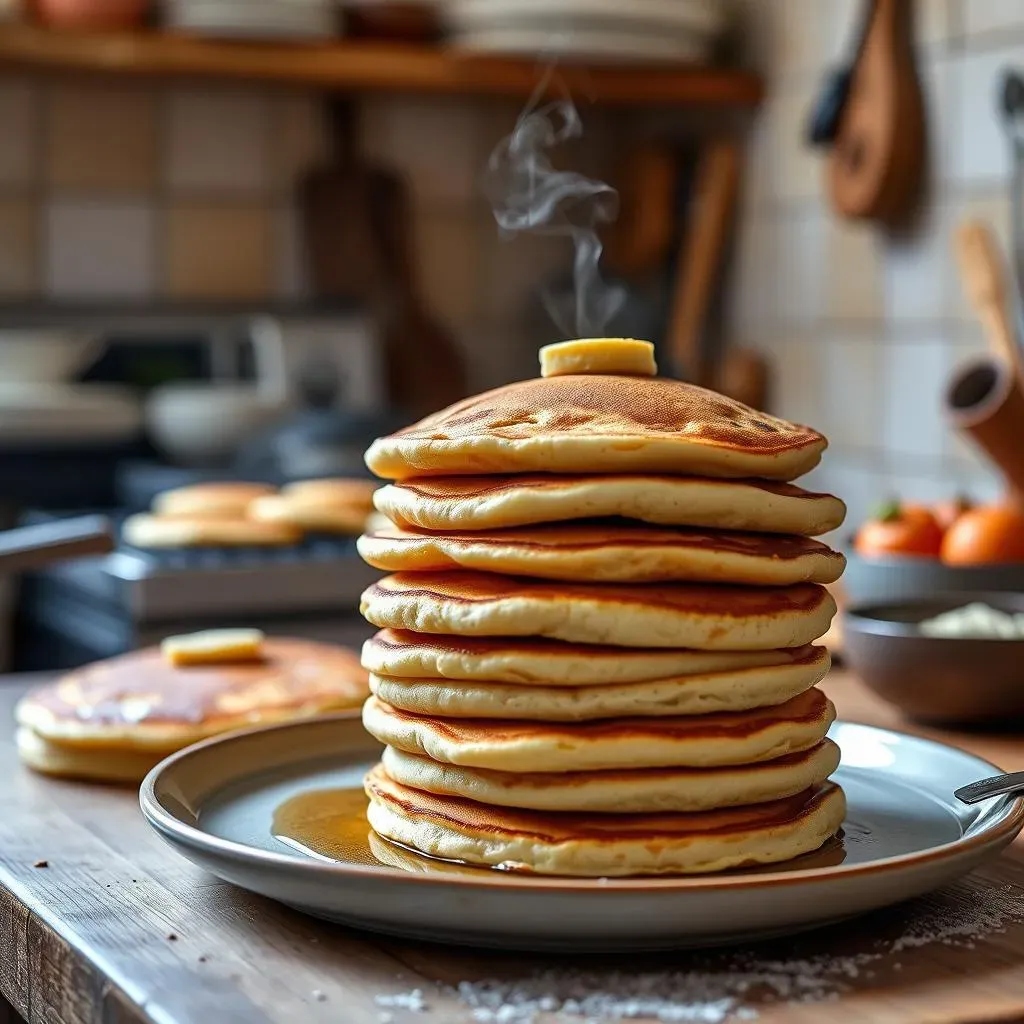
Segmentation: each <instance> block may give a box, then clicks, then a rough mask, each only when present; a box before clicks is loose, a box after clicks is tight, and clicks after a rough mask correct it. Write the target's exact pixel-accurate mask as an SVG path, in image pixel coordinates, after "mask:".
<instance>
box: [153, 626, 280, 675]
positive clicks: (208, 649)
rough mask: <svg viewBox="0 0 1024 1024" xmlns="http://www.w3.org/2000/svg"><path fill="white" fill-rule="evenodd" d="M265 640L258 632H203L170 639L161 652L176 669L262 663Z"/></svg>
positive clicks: (206, 630) (243, 630)
mask: <svg viewBox="0 0 1024 1024" xmlns="http://www.w3.org/2000/svg"><path fill="white" fill-rule="evenodd" d="M263 639H264V637H263V632H262V630H259V629H204V630H202V631H201V632H199V633H188V634H186V635H184V636H169V637H167V639H165V640H164V641H163V643H161V644H160V652H161V653H162V654H163V656H164V658H165V659H166V660H167V661H168V662H169V663H170V664H171V665H177V666H181V665H222V664H224V663H225V662H233V661H261V660H262V659H263Z"/></svg>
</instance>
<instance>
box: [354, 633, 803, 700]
mask: <svg viewBox="0 0 1024 1024" xmlns="http://www.w3.org/2000/svg"><path fill="white" fill-rule="evenodd" d="M809 650H810V648H808V647H788V648H781V649H779V650H773V651H693V650H673V649H671V648H664V649H660V650H659V649H657V648H649V649H641V648H634V649H630V648H623V647H601V646H598V645H595V644H567V643H560V642H559V641H557V640H541V639H522V640H518V639H512V638H507V637H453V636H430V635H428V634H426V633H413V632H411V631H409V630H404V629H382V630H381V631H380V632H379V633H375V634H374V635H373V636H372V637H371V638H370V639H369V640H367V641H366V642H365V643H364V644H363V656H362V662H363V668H365V669H367V670H369V671H370V672H374V673H376V674H377V675H382V676H397V677H399V678H403V679H405V678H409V679H416V680H425V679H435V680H436V679H453V680H482V681H485V682H487V683H488V685H493V684H494V683H514V684H516V685H523V686H530V685H534V686H602V685H610V684H618V685H621V684H625V683H640V682H647V681H651V680H662V679H669V678H673V677H675V676H686V675H699V674H702V673H707V672H726V671H730V670H735V669H741V668H754V667H756V666H768V665H789V664H792V663H793V662H795V661H799V660H801V659H803V658H804V657H806V656H807V654H808V651H809Z"/></svg>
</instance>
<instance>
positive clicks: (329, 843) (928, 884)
mask: <svg viewBox="0 0 1024 1024" xmlns="http://www.w3.org/2000/svg"><path fill="white" fill-rule="evenodd" d="M832 736H833V738H834V739H835V740H836V742H837V743H838V744H839V746H840V747H841V748H842V752H843V763H842V766H841V768H840V770H839V772H838V773H837V776H836V779H837V781H838V782H840V783H841V785H842V786H843V788H844V789H845V790H846V794H847V798H848V802H849V815H848V818H847V821H846V824H845V826H844V830H843V835H842V836H841V838H839V839H836V840H834V841H833V842H831V843H830V844H828V845H827V846H826V847H825V848H824V849H823V850H821V851H819V852H818V853H815V854H813V855H810V856H807V857H801V858H799V859H797V860H794V861H790V862H789V863H788V864H786V865H785V866H784V867H776V868H773V869H772V870H756V871H743V872H733V873H730V874H723V875H714V876H704V877H699V878H657V879H624V880H614V879H613V880H606V881H601V880H589V879H563V878H540V877H535V876H523V875H511V874H503V873H500V872H493V871H486V870H479V869H474V868H467V867H461V866H457V865H452V864H443V863H438V862H433V861H429V860H427V859H425V858H421V857H419V856H417V855H414V854H411V853H407V852H405V851H403V850H400V849H396V848H394V847H392V846H390V845H389V844H385V843H383V842H381V841H380V840H376V841H375V842H374V845H372V846H371V844H370V839H369V837H368V829H367V826H366V823H365V818H364V817H363V804H364V801H363V798H362V796H361V790H360V781H361V779H362V776H363V773H364V772H365V771H366V769H367V768H368V767H369V766H370V765H371V764H372V763H373V762H374V761H375V760H376V758H377V755H378V753H379V747H378V746H377V744H376V742H375V741H374V740H372V739H371V738H370V737H369V736H367V734H366V733H365V732H364V731H363V728H362V725H361V724H360V722H359V719H358V718H356V717H353V716H351V715H348V716H336V717H332V718H325V719H319V720H316V721H308V722H299V723H295V724H291V725H284V726H275V727H271V728H267V729H259V730H254V731H251V732H246V733H236V734H235V735H233V736H228V737H224V738H221V739H216V740H211V741H208V742H206V743H202V744H199V745H198V746H194V747H191V748H189V749H187V750H184V751H182V752H181V753H179V754H175V755H174V756H173V757H170V758H168V759H167V760H166V761H164V762H163V763H162V764H160V765H158V766H157V767H156V768H155V769H153V771H152V772H151V773H150V775H149V777H148V778H147V779H146V781H145V782H144V783H143V786H142V793H141V801H142V810H143V812H144V814H145V815H146V817H147V819H148V820H149V822H150V824H151V825H152V826H153V827H154V828H155V829H156V830H157V832H158V833H159V834H160V835H161V836H162V837H163V838H164V839H165V840H167V842H169V843H170V844H171V845H172V846H173V847H174V848H175V849H176V850H178V851H179V852H180V853H182V854H183V855H184V856H186V857H187V858H188V859H189V860H191V861H193V862H194V863H195V864H197V865H199V866H200V867H202V868H205V869H206V870H208V871H210V872H212V873H213V874H215V875H218V876H219V877H221V878H224V879H227V880H228V881H230V882H233V883H235V884H236V885H239V886H241V887H243V888H245V889H250V890H252V891H253V892H257V893H261V894H262V895H264V896H269V897H270V898H272V899H275V900H279V901H280V902H282V903H286V904H289V905H291V906H293V907H296V908H298V909H300V910H303V911H305V912H307V913H309V914H312V915H315V916H317V917H321V918H326V919H328V920H332V921H340V922H343V923H345V924H349V925H353V926H355V927H359V928H366V929H369V930H372V931H377V932H386V933H389V934H394V935H404V936H411V937H415V938H422V939H430V940H433V941H439V942H457V943H467V944H472V945H481V946H482V945H486V946H496V947H503V948H509V949H535V950H536V949H552V950H563V949H567V950H573V951H580V950H608V949H616V948H618V949H622V948H628V949H630V950H637V949H656V948H670V947H685V946H690V947H692V946H705V945H715V944H723V943H729V942H734V941H741V940H747V939H752V938H759V937H766V936H770V935H775V934H781V933H785V932H792V931H798V930H801V929H806V928H813V927H816V926H818V925H823V924H826V923H828V922H831V921H836V920H839V919H842V918H845V917H849V916H852V915H854V914H859V913H862V912H864V911H867V910H872V909H874V908H877V907H881V906H885V905H887V904H890V903H896V902H898V901H900V900H905V899H908V898H910V897H912V896H917V895H920V894H921V893H923V892H926V891H928V890H931V889H934V888H937V887H939V886H942V885H943V884H945V883H947V882H950V881H952V880H953V879H955V878H957V877H958V876H960V875H962V874H965V873H966V872H968V871H970V870H971V869H972V868H973V867H974V866H975V865H976V864H978V863H979V862H980V861H982V860H984V859H986V858H988V857H991V856H993V855H994V854H995V853H996V852H997V851H999V850H1000V849H1001V848H1002V847H1004V846H1005V845H1006V844H1007V843H1009V842H1010V841H1011V840H1012V839H1013V837H1014V836H1016V835H1017V833H1018V832H1019V831H1020V830H1021V827H1022V825H1024V801H1021V800H1016V799H1013V798H1009V797H1001V798H996V799H993V800H991V801H988V802H986V803H984V804H980V805H976V806H973V807H968V806H966V805H962V804H960V803H959V802H958V801H956V800H954V798H953V796H952V793H953V790H954V789H956V788H957V787H958V786H962V785H965V784H966V783H968V782H973V781H975V780H977V779H980V778H984V777H986V776H988V775H992V774H995V769H994V768H993V767H992V765H990V764H987V763H986V762H985V761H982V760H980V759H979V758H976V757H972V756H970V755H969V754H965V753H963V752H961V751H958V750H955V749H953V748H952V747H946V746H943V745H941V744H938V743H933V742H929V741H927V740H922V739H917V738H915V737H911V736H905V735H901V734H899V733H895V732H889V731H887V730H884V729H875V728H871V727H868V726H863V725H850V724H845V723H839V724H837V725H836V726H834V727H833V730H832Z"/></svg>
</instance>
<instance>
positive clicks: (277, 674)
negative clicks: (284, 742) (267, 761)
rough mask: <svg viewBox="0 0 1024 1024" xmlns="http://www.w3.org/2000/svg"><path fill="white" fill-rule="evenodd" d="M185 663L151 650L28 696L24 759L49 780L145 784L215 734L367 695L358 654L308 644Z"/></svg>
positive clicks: (22, 720)
mask: <svg viewBox="0 0 1024 1024" xmlns="http://www.w3.org/2000/svg"><path fill="white" fill-rule="evenodd" d="M225 632H231V631H225ZM245 632H246V633H248V632H250V631H245ZM225 642H226V643H227V641H225ZM183 646H187V645H183ZM244 649H245V650H247V651H248V650H250V648H248V647H246V648H244ZM181 657H182V655H181V653H178V654H177V655H175V654H174V649H173V645H171V649H170V650H169V651H162V650H161V648H158V647H153V648H148V649H146V650H141V651H135V652H133V653H131V654H124V655H120V656H119V657H116V658H110V659H108V660H105V661H98V662H95V663H93V664H91V665H86V666H85V667H84V668H80V669H76V670H75V671H73V672H69V673H67V674H66V675H64V676H63V677H62V678H61V679H58V680H57V681H56V682H54V683H51V684H49V685H47V686H43V687H40V688H38V689H35V690H32V691H30V692H29V693H28V694H26V695H25V697H23V698H22V700H21V701H20V702H19V704H18V707H17V711H16V716H15V717H16V721H17V724H18V734H17V742H18V751H19V753H20V755H21V758H22V760H23V761H24V762H25V763H26V764H27V765H28V766H29V767H31V768H34V769H35V770H36V771H40V772H43V773H46V774H50V775H65V776H72V777H76V778H83V779H97V780H104V781H116V782H138V781H140V780H141V779H142V778H143V776H144V775H145V774H146V772H148V771H149V769H150V768H152V767H153V765H155V764H156V763H158V762H159V761H161V760H162V759H163V758H164V757H166V756H167V755H169V754H172V753H174V751H176V750H180V749H181V748H182V747H186V746H189V745H190V744H192V743H195V742H197V741H199V740H202V739H206V738H207V737H209V736H214V735H217V734H220V733H224V732H230V731H232V730H235V729H242V728H248V727H250V726H255V725H265V724H268V723H271V722H285V721H290V720H292V719H296V718H305V717H309V716H313V715H318V714H323V713H325V712H330V711H335V710H339V709H345V708H355V707H358V706H359V705H360V704H361V703H362V702H363V700H364V699H365V697H366V695H367V692H368V687H367V678H366V672H365V670H363V669H362V668H361V667H360V665H359V661H358V658H357V656H356V654H355V653H354V652H353V651H349V650H347V649H345V648H343V647H335V646H332V645H330V644H321V643H315V642H313V641H310V640H300V639H290V638H286V637H268V638H266V639H264V640H263V643H262V646H261V647H260V648H259V649H258V651H257V653H256V654H255V655H254V656H245V657H239V660H236V661H224V660H222V658H221V656H220V654H219V653H218V650H217V648H216V647H209V648H207V658H208V661H207V662H205V663H204V662H203V661H201V660H199V661H197V659H196V656H195V653H194V652H193V654H192V655H191V656H190V657H189V659H188V660H190V664H187V665H181V664H175V663H173V662H175V661H180V660H181Z"/></svg>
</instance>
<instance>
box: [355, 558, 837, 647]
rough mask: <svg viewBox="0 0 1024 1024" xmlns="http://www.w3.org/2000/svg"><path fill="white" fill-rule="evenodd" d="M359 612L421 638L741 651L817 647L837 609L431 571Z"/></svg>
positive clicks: (739, 591)
mask: <svg viewBox="0 0 1024 1024" xmlns="http://www.w3.org/2000/svg"><path fill="white" fill-rule="evenodd" d="M360 611H361V612H362V613H363V615H364V616H365V617H366V618H367V619H369V620H370V622H372V623H373V624H374V625H376V626H382V627H389V628H392V629H411V630H413V631H415V632H419V633H438V634H454V635H457V636H527V637H538V636H541V637H550V638H552V639H556V640H567V641H569V642H570V643H589V644H610V645H613V646H616V647H695V648H698V649H701V650H717V651H739V650H769V649H772V648H776V647H800V646H803V645H804V644H808V643H810V642H811V641H812V640H814V639H816V638H817V637H819V636H821V635H822V634H823V633H824V632H825V631H826V630H827V629H828V626H829V622H830V621H831V619H832V616H833V615H834V614H835V602H834V601H833V599H832V597H831V595H830V594H829V593H828V591H827V590H826V589H825V588H824V587H821V586H818V585H817V584H813V583H800V584H797V585H795V586H792V587H770V588H766V587H734V586H720V585H710V584H698V583H687V584H684V583H677V584H646V585H639V584H634V585H628V584H621V583H604V584H587V583H563V582H561V581H558V582H553V581H547V580H524V579H516V578H511V577H506V576H498V575H495V574H492V573H477V572H451V573H426V572H424V573H397V574H396V575H394V576H387V577H385V578H384V579H382V580H379V581H377V582H376V583H374V584H372V585H371V586H370V587H368V588H367V590H366V591H364V593H363V597H362V602H361V605H360Z"/></svg>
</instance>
